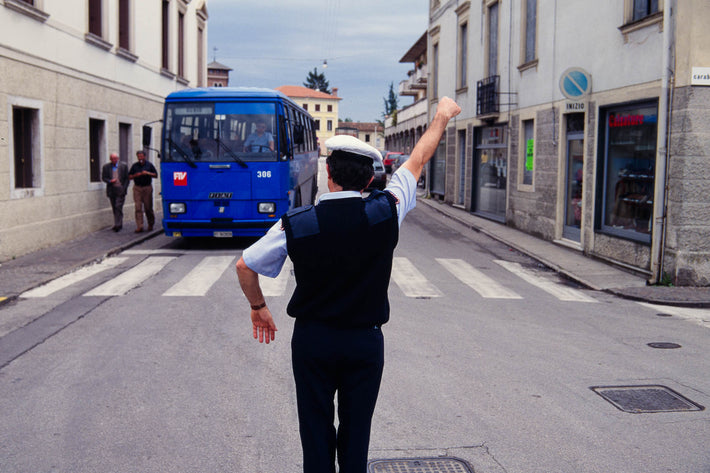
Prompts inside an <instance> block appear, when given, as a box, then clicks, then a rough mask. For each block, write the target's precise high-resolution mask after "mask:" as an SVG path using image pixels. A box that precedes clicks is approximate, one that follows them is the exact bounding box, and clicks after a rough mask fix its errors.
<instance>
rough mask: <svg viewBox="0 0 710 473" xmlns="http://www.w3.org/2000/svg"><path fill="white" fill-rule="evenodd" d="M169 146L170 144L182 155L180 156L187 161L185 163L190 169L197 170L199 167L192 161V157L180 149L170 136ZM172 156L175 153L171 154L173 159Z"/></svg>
mask: <svg viewBox="0 0 710 473" xmlns="http://www.w3.org/2000/svg"><path fill="white" fill-rule="evenodd" d="M168 144H169V145H170V146H171V147H173V148H174V149H175V150H176V151H177V152H179V153H180V155H181V156H182V158H183V159H184V160H185V162H186V163H187V164H189V165H190V167H193V168H196V167H197V164H195V162H194V161H193V160H192V159H190V156H189V155H188V154H187V153H186V152H185V150H184V149H182V148H181V147H180V145H178V144H177V143H175V142H174V141H173V139H172V138H170V137H169V136H168ZM172 155H173V153H170V157H171V158H172Z"/></svg>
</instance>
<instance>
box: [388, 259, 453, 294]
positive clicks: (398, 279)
mask: <svg viewBox="0 0 710 473" xmlns="http://www.w3.org/2000/svg"><path fill="white" fill-rule="evenodd" d="M392 279H393V280H394V282H395V283H397V285H398V286H399V288H400V289H401V290H402V292H403V293H404V295H405V296H407V297H441V296H443V294H442V292H441V291H440V290H439V289H437V288H436V286H434V285H433V284H431V283H430V282H429V281H427V279H426V278H425V277H424V275H423V274H422V273H420V272H419V271H418V270H417V268H415V267H414V265H413V264H412V263H411V262H410V261H409V260H408V259H407V258H403V257H396V258H394V259H393V261H392Z"/></svg>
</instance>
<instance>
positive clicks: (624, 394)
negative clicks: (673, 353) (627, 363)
mask: <svg viewBox="0 0 710 473" xmlns="http://www.w3.org/2000/svg"><path fill="white" fill-rule="evenodd" d="M590 389H591V390H592V391H594V392H595V393H597V394H599V395H600V396H601V397H603V398H604V399H606V400H607V401H609V402H610V403H612V404H613V405H614V406H616V407H617V408H618V409H620V410H622V411H624V412H631V413H632V414H641V413H650V412H682V411H702V410H703V409H705V407H703V406H701V405H700V404H696V403H694V402H693V401H691V400H690V399H688V398H686V397H684V396H682V395H680V394H678V393H677V392H675V391H673V390H672V389H670V388H667V387H666V386H657V385H649V386H595V387H592V388H590Z"/></svg>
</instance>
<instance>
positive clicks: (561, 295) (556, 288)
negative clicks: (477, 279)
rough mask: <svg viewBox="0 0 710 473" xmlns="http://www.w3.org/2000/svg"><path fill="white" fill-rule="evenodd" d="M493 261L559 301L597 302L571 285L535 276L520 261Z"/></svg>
mask: <svg viewBox="0 0 710 473" xmlns="http://www.w3.org/2000/svg"><path fill="white" fill-rule="evenodd" d="M495 262H496V263H497V264H499V265H501V266H503V267H504V268H505V269H507V270H508V271H510V272H511V273H513V274H515V275H517V276H519V277H520V278H522V279H523V280H525V281H526V282H528V283H530V284H532V285H533V286H536V287H538V288H540V289H542V290H543V291H545V292H547V293H548V294H551V295H553V296H554V297H556V298H557V299H559V300H561V301H573V302H597V300H596V299H594V298H592V297H589V296H587V295H586V294H584V293H583V292H582V291H578V290H576V289H572V288H571V287H566V286H563V285H561V284H558V283H555V282H553V281H550V280H549V279H545V278H541V277H539V276H537V275H536V274H535V273H534V272H533V271H530V270H529V269H526V268H524V267H523V266H522V265H521V264H520V263H514V262H511V261H502V260H495Z"/></svg>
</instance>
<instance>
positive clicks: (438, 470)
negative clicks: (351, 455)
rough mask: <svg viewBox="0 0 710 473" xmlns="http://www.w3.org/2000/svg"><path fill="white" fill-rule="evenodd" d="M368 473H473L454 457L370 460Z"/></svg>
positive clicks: (466, 465) (465, 464)
mask: <svg viewBox="0 0 710 473" xmlns="http://www.w3.org/2000/svg"><path fill="white" fill-rule="evenodd" d="M367 471H368V473H473V469H472V468H471V467H470V466H469V465H468V463H466V462H465V461H463V460H459V459H458V458H453V457H439V458H397V459H392V460H370V462H369V463H368V464H367Z"/></svg>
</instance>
